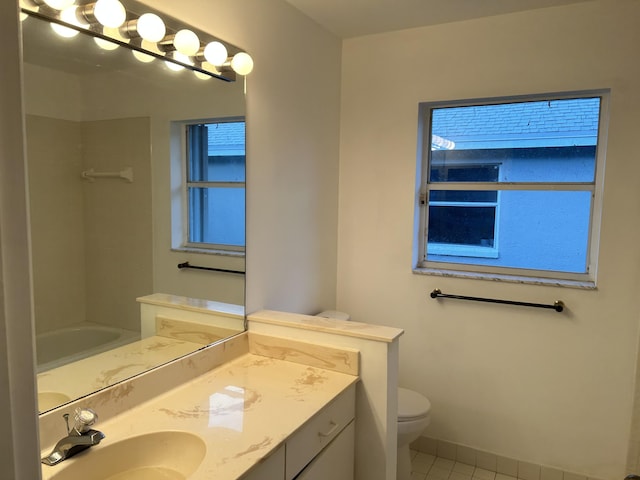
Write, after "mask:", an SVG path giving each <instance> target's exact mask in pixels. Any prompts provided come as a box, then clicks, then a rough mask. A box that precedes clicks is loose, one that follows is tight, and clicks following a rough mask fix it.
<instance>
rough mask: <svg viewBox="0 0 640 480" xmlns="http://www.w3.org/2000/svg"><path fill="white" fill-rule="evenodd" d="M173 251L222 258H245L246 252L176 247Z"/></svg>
mask: <svg viewBox="0 0 640 480" xmlns="http://www.w3.org/2000/svg"><path fill="white" fill-rule="evenodd" d="M171 251H172V252H180V253H200V254H203V255H218V256H221V257H236V258H244V252H234V251H231V250H215V249H211V248H196V247H174V248H172V249H171Z"/></svg>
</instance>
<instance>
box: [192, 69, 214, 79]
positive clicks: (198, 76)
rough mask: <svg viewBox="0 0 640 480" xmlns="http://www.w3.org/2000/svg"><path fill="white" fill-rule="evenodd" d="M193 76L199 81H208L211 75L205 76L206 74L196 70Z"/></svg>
mask: <svg viewBox="0 0 640 480" xmlns="http://www.w3.org/2000/svg"><path fill="white" fill-rule="evenodd" d="M193 74H194V75H195V76H196V78H199V79H200V80H209V79H210V78H211V75H207V74H206V73H202V72H198V71H197V70H194V71H193Z"/></svg>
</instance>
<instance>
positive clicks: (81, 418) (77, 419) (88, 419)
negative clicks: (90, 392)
mask: <svg viewBox="0 0 640 480" xmlns="http://www.w3.org/2000/svg"><path fill="white" fill-rule="evenodd" d="M73 418H74V425H73V429H74V430H75V431H77V432H78V433H85V432H87V431H88V430H90V427H91V425H93V424H94V423H96V422H97V421H98V414H97V413H96V412H94V411H93V410H91V409H90V408H76V409H75V412H74V416H73Z"/></svg>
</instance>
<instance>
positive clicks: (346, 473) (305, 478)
mask: <svg viewBox="0 0 640 480" xmlns="http://www.w3.org/2000/svg"><path fill="white" fill-rule="evenodd" d="M354 436H355V426H354V421H353V420H352V421H351V423H350V424H349V425H347V426H346V427H345V429H344V430H342V432H341V433H340V435H338V436H337V437H336V438H335V439H334V440H333V442H331V443H330V444H329V446H328V447H326V448H325V449H324V450H322V452H320V453H319V454H318V456H317V457H316V458H314V459H313V460H312V461H311V463H310V464H309V465H307V466H306V467H305V469H304V470H303V471H302V472H300V474H299V475H298V476H297V477H296V478H295V480H327V479H331V480H353V473H354V472H353V469H354V457H353V455H354V452H353V449H354Z"/></svg>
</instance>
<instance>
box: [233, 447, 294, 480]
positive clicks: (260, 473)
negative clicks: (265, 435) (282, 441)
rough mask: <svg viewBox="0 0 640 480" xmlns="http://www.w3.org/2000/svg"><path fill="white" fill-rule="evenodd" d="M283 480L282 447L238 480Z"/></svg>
mask: <svg viewBox="0 0 640 480" xmlns="http://www.w3.org/2000/svg"><path fill="white" fill-rule="evenodd" d="M267 479H268V480H284V445H282V446H280V448H278V450H276V451H275V452H273V453H272V454H271V455H269V456H268V457H267V458H266V459H264V460H263V461H262V462H261V463H259V464H258V465H256V466H255V467H254V468H253V469H252V470H251V471H250V472H249V473H247V474H246V475H244V476H243V477H242V478H241V479H240V480H267Z"/></svg>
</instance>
